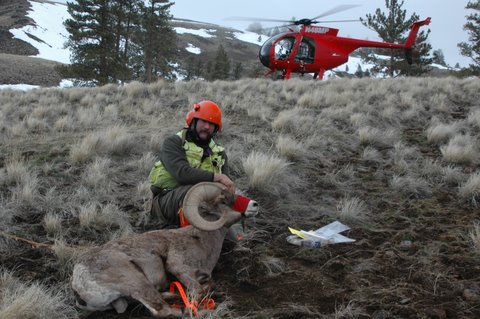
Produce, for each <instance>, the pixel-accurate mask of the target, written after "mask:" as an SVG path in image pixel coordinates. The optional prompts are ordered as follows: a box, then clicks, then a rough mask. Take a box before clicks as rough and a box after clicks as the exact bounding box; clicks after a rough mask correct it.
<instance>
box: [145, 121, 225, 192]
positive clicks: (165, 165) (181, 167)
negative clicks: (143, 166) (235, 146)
mask: <svg viewBox="0 0 480 319" xmlns="http://www.w3.org/2000/svg"><path fill="white" fill-rule="evenodd" d="M185 134H186V131H185V130H182V131H180V132H178V133H177V134H176V135H172V136H171V137H169V138H167V139H166V140H165V142H164V143H163V145H162V149H161V152H160V160H159V161H157V162H156V163H155V165H154V166H153V168H152V170H151V171H150V174H149V177H148V178H149V180H150V183H151V185H152V186H153V188H157V189H160V190H164V189H173V188H176V187H177V186H179V185H189V184H196V183H200V182H211V181H213V174H214V173H226V172H225V170H226V164H227V156H226V154H225V151H224V148H223V147H221V146H219V145H217V144H216V143H215V141H213V139H212V140H211V141H210V144H209V149H210V150H211V151H210V154H209V155H208V156H204V149H203V148H202V147H200V146H198V145H196V144H195V143H193V142H190V141H188V140H187V139H186V138H185Z"/></svg>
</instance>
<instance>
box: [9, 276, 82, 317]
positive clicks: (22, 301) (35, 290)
mask: <svg viewBox="0 0 480 319" xmlns="http://www.w3.org/2000/svg"><path fill="white" fill-rule="evenodd" d="M0 288H1V289H0V317H1V318H4V319H16V318H37V319H50V318H58V319H69V318H72V319H73V318H77V313H76V310H75V308H74V307H73V306H70V305H69V301H68V299H67V297H66V296H65V295H64V294H63V293H62V292H61V291H57V290H55V289H53V288H51V287H47V286H46V285H42V284H40V283H36V282H34V283H27V284H24V283H22V282H21V281H19V280H18V279H16V278H15V277H14V276H13V274H12V273H10V272H8V271H7V270H4V269H0Z"/></svg>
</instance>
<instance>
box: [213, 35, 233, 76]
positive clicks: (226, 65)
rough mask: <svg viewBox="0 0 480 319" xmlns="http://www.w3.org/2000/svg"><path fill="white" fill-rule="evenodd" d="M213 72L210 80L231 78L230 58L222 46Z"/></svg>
mask: <svg viewBox="0 0 480 319" xmlns="http://www.w3.org/2000/svg"><path fill="white" fill-rule="evenodd" d="M210 71H211V78H210V80H212V81H213V80H227V79H228V78H229V77H230V58H229V57H228V54H227V52H226V51H225V49H224V48H223V45H221V44H220V46H219V47H218V50H217V53H216V54H215V60H214V62H213V66H212V69H211V70H210Z"/></svg>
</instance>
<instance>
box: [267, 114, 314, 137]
mask: <svg viewBox="0 0 480 319" xmlns="http://www.w3.org/2000/svg"><path fill="white" fill-rule="evenodd" d="M314 124H315V116H314V115H313V114H309V112H308V111H307V110H304V109H300V108H298V107H296V108H293V109H290V110H284V111H281V112H280V113H279V114H278V115H277V117H276V118H275V119H274V120H273V122H272V128H273V129H275V130H278V131H281V132H293V133H297V134H301V133H308V132H311V131H312V129H314V127H315V125H314Z"/></svg>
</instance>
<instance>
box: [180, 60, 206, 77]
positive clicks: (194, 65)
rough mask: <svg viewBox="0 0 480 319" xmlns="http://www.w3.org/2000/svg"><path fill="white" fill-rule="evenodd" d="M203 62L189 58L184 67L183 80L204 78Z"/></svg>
mask: <svg viewBox="0 0 480 319" xmlns="http://www.w3.org/2000/svg"><path fill="white" fill-rule="evenodd" d="M204 73H205V71H204V66H203V62H202V61H201V60H200V59H197V58H192V57H191V58H189V59H188V60H187V62H186V66H185V80H186V81H189V80H195V79H198V78H200V77H202V76H204Z"/></svg>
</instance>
